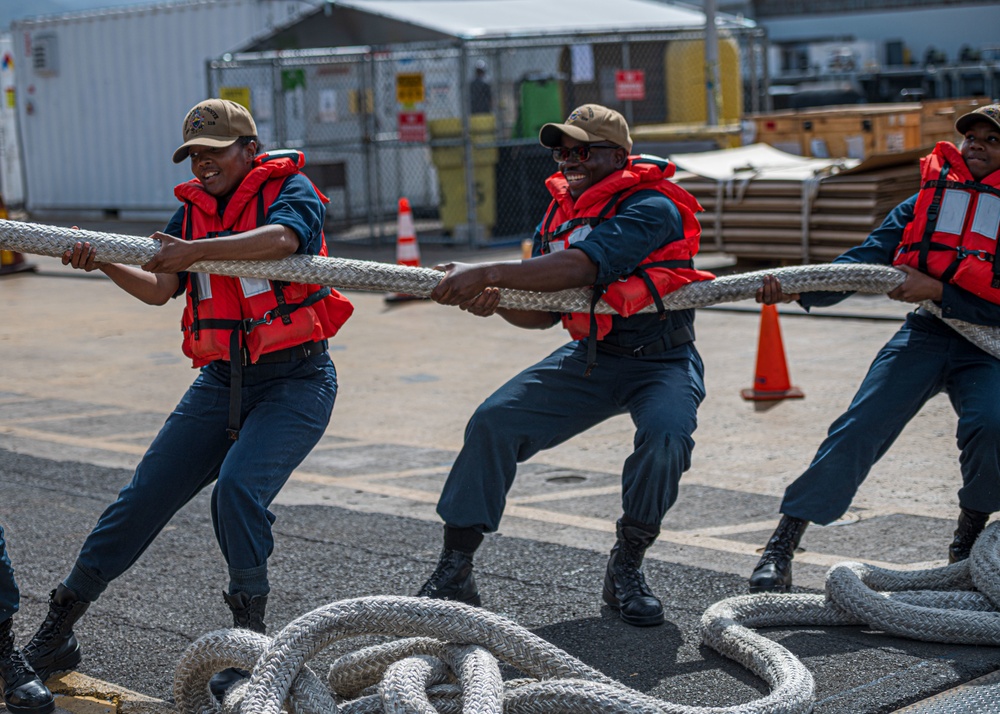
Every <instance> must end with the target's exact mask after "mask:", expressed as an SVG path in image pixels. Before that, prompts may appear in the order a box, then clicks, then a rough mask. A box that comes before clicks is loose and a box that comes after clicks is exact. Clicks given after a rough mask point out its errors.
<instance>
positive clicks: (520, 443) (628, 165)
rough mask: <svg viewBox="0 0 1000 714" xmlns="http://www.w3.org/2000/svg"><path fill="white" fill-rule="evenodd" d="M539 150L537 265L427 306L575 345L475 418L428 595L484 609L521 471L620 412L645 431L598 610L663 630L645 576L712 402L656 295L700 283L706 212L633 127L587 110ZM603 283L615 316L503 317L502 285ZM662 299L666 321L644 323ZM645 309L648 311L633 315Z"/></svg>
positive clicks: (688, 336) (476, 269) (455, 470)
mask: <svg viewBox="0 0 1000 714" xmlns="http://www.w3.org/2000/svg"><path fill="white" fill-rule="evenodd" d="M540 141H541V143H542V145H543V146H545V147H547V148H548V149H549V151H551V152H552V154H553V158H554V159H555V160H556V162H557V163H558V166H559V170H558V172H557V173H555V174H553V175H552V176H551V177H549V179H548V180H547V181H546V185H547V187H548V190H549V192H550V193H551V194H552V203H551V204H550V206H549V209H548V211H547V212H546V214H545V216H544V217H543V219H542V223H541V225H540V226H539V229H538V231H537V233H536V234H535V239H534V251H533V257H532V258H531V259H529V260H524V261H517V262H510V263H485V264H476V265H462V264H450V265H447V266H441V267H443V268H444V269H445V270H446V271H447V275H446V276H445V278H444V279H443V280H442V281H441V282H440V284H439V285H438V286H437V287H436V288H435V290H434V292H433V294H432V297H433V298H434V299H435V300H437V301H438V302H440V303H442V304H445V305H459V306H461V308H462V309H463V310H467V311H469V312H471V313H473V314H475V315H481V316H488V315H492V314H493V313H494V312H495V313H497V314H499V315H500V316H501V317H503V319H505V320H506V321H508V322H510V323H511V324H514V325H516V326H519V327H524V328H548V327H552V326H553V325H555V324H558V323H559V322H560V321H561V322H562V323H563V325H564V326H565V327H566V328H567V329H568V330H569V332H570V337H571V338H572V339H573V341H572V342H570V343H569V344H567V345H565V346H564V347H561V348H560V349H558V350H556V351H555V352H554V353H553V354H551V355H550V356H549V357H547V358H546V359H544V360H542V361H541V362H539V363H538V364H536V365H534V366H533V367H529V368H528V369H526V370H525V371H523V372H521V373H520V374H519V375H517V376H516V377H514V378H512V379H511V380H510V381H509V382H508V383H507V384H505V385H504V386H502V387H501V388H500V389H499V390H498V391H497V392H496V393H494V394H493V395H492V396H491V397H489V398H488V399H487V400H486V401H485V402H484V403H483V404H482V405H481V406H480V407H479V408H478V409H477V410H476V413H475V414H474V415H473V416H472V419H471V420H470V421H469V425H468V427H467V429H466V432H465V445H464V446H463V448H462V450H461V452H460V453H459V455H458V458H457V459H456V460H455V464H454V466H453V467H452V470H451V473H450V475H449V477H448V481H447V483H446V484H445V486H444V491H443V492H442V494H441V498H440V499H439V501H438V514H439V515H440V516H441V517H442V518H443V519H444V522H445V534H444V550H443V552H442V554H441V558H440V561H439V563H438V566H437V568H436V569H435V570H434V572H433V574H432V575H431V576H430V578H429V579H428V580H427V582H426V583H425V584H424V585H423V587H422V588H421V589H420V591H419V593H418V594H419V595H422V596H427V597H434V598H447V599H454V600H462V601H464V602H468V603H473V604H479V603H480V595H479V591H478V588H477V586H476V583H475V579H474V577H473V573H472V556H473V553H474V552H475V550H476V548H477V547H478V546H479V545H480V543H481V542H482V541H483V536H484V534H485V533H489V532H493V531H496V529H497V527H498V526H499V523H500V518H501V516H502V514H503V510H504V504H505V500H506V495H507V491H508V490H509V488H510V486H511V484H512V483H513V479H514V476H515V472H516V469H517V464H518V463H519V462H522V461H525V460H526V459H528V458H530V457H531V456H533V455H534V454H536V453H538V452H539V451H540V450H542V449H547V448H551V447H553V446H556V445H557V444H560V443H562V442H564V441H566V440H567V439H569V438H571V437H572V436H575V435H577V434H579V433H581V432H583V431H585V430H587V429H589V428H590V427H592V426H594V425H596V424H598V423H600V422H602V421H604V420H605V419H608V418H610V417H612V416H615V415H618V414H630V415H631V417H632V420H633V422H634V423H635V425H636V434H635V439H634V445H635V451H634V452H633V454H632V455H631V456H630V457H629V458H628V460H627V461H626V462H625V465H624V468H623V472H622V516H621V518H620V519H619V520H618V522H617V536H618V537H617V541H616V543H615V545H614V547H613V548H612V550H611V557H610V559H609V561H608V566H607V570H606V572H605V579H604V584H603V599H604V601H605V602H606V603H607V604H608V605H609V606H610V607H612V608H613V609H615V610H616V611H618V612H619V614H620V615H621V618H622V619H623V620H624V621H625V622H627V623H629V624H632V625H637V626H649V625H659V624H661V623H662V622H663V621H664V613H663V605H662V603H661V602H660V600H659V598H657V597H656V596H655V595H654V594H653V592H652V590H651V589H650V587H649V586H648V585H647V584H646V581H645V577H644V574H643V572H642V570H641V569H640V567H641V564H642V559H643V555H644V553H645V551H646V549H647V548H648V547H649V546H650V545H651V544H652V543H653V541H654V540H655V539H656V537H657V535H658V534H659V531H660V522H661V521H662V519H663V516H664V514H665V513H666V512H667V509H669V508H670V506H672V505H673V503H674V501H675V499H676V498H677V487H678V482H679V480H680V477H681V474H683V473H684V472H685V471H686V470H687V469H688V468H689V466H690V463H691V450H692V449H693V447H694V441H693V439H692V437H691V435H692V433H693V432H694V430H695V426H696V417H697V409H698V405H699V404H700V403H701V401H702V399H703V398H704V394H705V392H704V384H703V368H702V362H701V357H700V356H699V355H698V351H697V350H696V349H695V346H694V311H693V310H680V311H672V312H666V311H663V310H662V304H660V303H661V301H660V296H661V295H663V294H665V293H667V292H669V291H671V290H675V289H677V288H678V287H680V286H681V285H684V284H686V283H689V282H691V281H694V280H706V279H711V278H712V277H713V276H712V275H711V274H709V273H704V272H701V271H697V270H695V269H694V268H693V265H692V259H693V257H694V255H695V253H696V252H697V251H698V239H699V236H700V233H701V231H700V228H699V226H698V221H697V220H696V219H695V212H696V211H699V210H701V208H700V206H699V205H698V203H697V201H695V199H694V198H693V197H692V196H690V195H689V194H688V193H687V192H685V191H683V190H682V189H680V188H679V187H678V186H676V185H674V184H673V183H671V182H670V181H668V178H669V177H670V176H671V175H672V173H673V167H672V166H671V165H669V164H668V163H667V162H665V161H662V160H648V159H646V158H645V157H630V156H629V152H630V151H631V149H632V139H631V138H630V136H629V130H628V125H627V124H626V123H625V119H624V117H622V115H621V114H619V113H618V112H616V111H613V110H610V109H608V108H606V107H602V106H598V105H593V104H588V105H584V106H582V107H579V108H578V109H576V110H575V111H574V112H573V113H572V114H570V116H569V118H568V119H567V120H566V121H565V122H564V123H562V124H546V125H545V126H544V127H543V128H542V130H541V134H540ZM584 286H593V289H594V292H593V295H594V302H595V303H596V302H597V301H598V300H602V299H603V300H604V301H605V302H606V303H607V304H608V305H610V306H611V307H612V308H614V310H615V314H613V315H607V314H606V315H601V314H595V313H594V312H593V311H591V313H589V314H586V313H584V314H572V315H570V314H566V315H560V314H557V313H551V312H540V311H524V310H511V309H504V308H498V299H499V298H498V290H497V289H498V288H515V289H521V290H538V291H542V292H552V291H558V290H563V289H566V288H573V287H584ZM653 304H657V305H658V306H659V307H660V308H661V310H660V311H658V312H646V313H639V311H640V310H641V309H642V308H644V307H646V306H648V305H653ZM636 313H638V314H636Z"/></svg>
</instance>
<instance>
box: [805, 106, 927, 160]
mask: <svg viewBox="0 0 1000 714" xmlns="http://www.w3.org/2000/svg"><path fill="white" fill-rule="evenodd" d="M920 112H921V108H920V105H919V104H912V103H911V104H851V105H845V106H839V107H823V108H821V109H816V110H808V111H803V112H801V113H800V114H799V118H800V119H801V120H802V125H803V126H802V134H803V141H802V143H803V147H804V149H805V151H806V152H807V153H806V155H807V156H817V157H823V158H826V157H844V156H846V157H850V158H856V159H865V158H868V157H869V156H872V155H873V154H898V153H902V152H904V151H909V150H910V149H919V148H921V147H922V146H923V143H922V141H923V139H922V137H921V134H920V120H921V113H920Z"/></svg>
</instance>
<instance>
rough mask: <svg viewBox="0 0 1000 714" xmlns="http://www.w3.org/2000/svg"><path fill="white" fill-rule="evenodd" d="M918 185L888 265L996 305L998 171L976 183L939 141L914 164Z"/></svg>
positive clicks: (957, 155) (999, 285)
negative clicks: (905, 267)
mask: <svg viewBox="0 0 1000 714" xmlns="http://www.w3.org/2000/svg"><path fill="white" fill-rule="evenodd" d="M920 182H921V183H920V192H919V193H918V194H917V204H916V207H915V208H914V217H913V220H912V221H911V222H910V223H909V224H907V226H906V228H905V229H904V230H903V238H902V240H900V243H899V249H898V250H897V252H896V257H895V259H894V260H893V265H909V266H911V267H914V268H917V269H918V270H920V271H922V272H924V273H927V274H928V275H930V276H932V277H935V278H937V279H938V280H940V281H942V282H945V283H952V284H954V285H957V286H959V287H960V288H962V289H964V290H968V291H969V292H971V293H973V294H975V295H978V296H979V297H981V298H984V299H986V300H989V301H990V302H993V303H998V304H1000V264H998V263H997V260H996V252H997V234H998V229H1000V171H994V172H993V173H992V174H990V175H989V176H987V177H986V178H985V179H983V180H982V181H981V182H980V181H976V180H975V179H974V178H972V174H971V173H970V172H969V168H968V166H966V164H965V160H964V159H963V158H962V154H961V152H959V150H958V149H956V148H955V147H954V146H953V145H952V144H950V143H949V142H946V141H942V142H938V144H937V146H935V147H934V151H932V152H931V153H930V154H929V155H928V156H925V157H924V158H923V159H921V160H920Z"/></svg>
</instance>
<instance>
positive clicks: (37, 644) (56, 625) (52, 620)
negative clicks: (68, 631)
mask: <svg viewBox="0 0 1000 714" xmlns="http://www.w3.org/2000/svg"><path fill="white" fill-rule="evenodd" d="M69 611H70V607H69V606H65V607H63V606H60V605H55V604H52V605H50V606H49V614H48V615H46V616H45V620H44V621H43V622H42V624H41V627H39V628H38V632H36V633H35V636H34V637H32V638H31V640H30V641H29V642H28V644H26V645H25V646H24V651H25V652H31V651H34V650H40V649H42V648H43V647H44V646H45V645H46V644H47V643H48V642H50V641H51V640H52V639H53V638H56V637H59V636H60V632H61V631H62V627H63V623H64V622H66V618H68V617H69Z"/></svg>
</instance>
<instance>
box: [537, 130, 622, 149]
mask: <svg viewBox="0 0 1000 714" xmlns="http://www.w3.org/2000/svg"><path fill="white" fill-rule="evenodd" d="M563 135H566V136H568V137H569V138H571V139H576V140H577V141H583V142H585V143H587V144H593V143H595V142H598V141H605V139H604V138H603V137H600V136H597V135H596V134H591V133H590V132H587V131H584V130H583V129H581V128H580V127H578V126H570V125H567V124H545V125H544V126H542V129H541V131H539V132H538V141H539V142H541V144H542V146H545V147H548V148H549V149H557V148H559V147H560V146H562V137H563Z"/></svg>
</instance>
